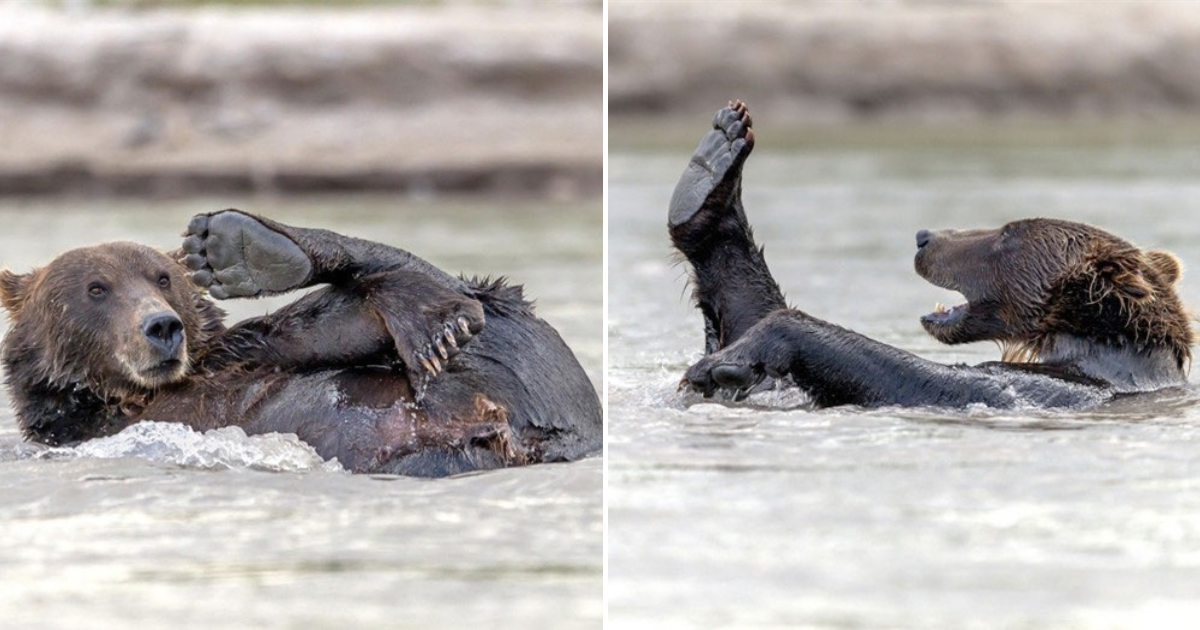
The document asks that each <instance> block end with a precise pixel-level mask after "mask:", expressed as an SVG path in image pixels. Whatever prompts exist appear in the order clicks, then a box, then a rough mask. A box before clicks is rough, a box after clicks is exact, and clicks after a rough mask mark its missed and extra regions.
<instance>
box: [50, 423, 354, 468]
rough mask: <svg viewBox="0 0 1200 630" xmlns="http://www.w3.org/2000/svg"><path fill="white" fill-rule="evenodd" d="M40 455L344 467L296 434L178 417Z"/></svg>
mask: <svg viewBox="0 0 1200 630" xmlns="http://www.w3.org/2000/svg"><path fill="white" fill-rule="evenodd" d="M37 457H41V458H59V457H96V458H106V459H111V458H120V457H137V458H141V459H146V460H149V461H153V462H159V463H164V464H174V465H177V466H185V467H188V468H201V469H222V468H250V469H253V470H265V471H271V472H297V471H306V470H324V471H329V472H337V471H342V470H343V468H342V467H341V465H340V464H339V463H338V462H337V460H336V459H335V460H331V461H325V460H324V459H322V458H321V456H320V455H318V454H317V452H316V451H315V450H313V448H312V447H311V446H309V445H308V444H305V443H304V442H302V441H300V439H299V438H298V437H296V436H295V435H292V434H283V433H267V434H264V435H253V436H250V435H246V432H245V431H243V430H242V429H241V428H240V427H225V428H222V429H213V430H210V431H205V432H203V433H201V432H198V431H196V430H195V429H192V428H191V427H188V426H186V425H183V424H178V423H172V422H139V423H137V424H135V425H133V426H130V427H128V428H127V429H125V430H124V431H121V432H120V433H118V434H116V435H113V436H109V437H103V438H97V439H94V440H89V441H87V442H84V443H82V444H79V445H78V446H73V447H60V448H50V449H46V450H44V451H41V452H39V453H38V454H37Z"/></svg>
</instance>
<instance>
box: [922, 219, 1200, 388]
mask: <svg viewBox="0 0 1200 630" xmlns="http://www.w3.org/2000/svg"><path fill="white" fill-rule="evenodd" d="M917 246H918V251H917V256H916V269H917V273H919V274H920V275H921V276H922V277H924V278H925V279H926V280H928V281H930V282H931V283H933V284H935V285H937V286H939V287H942V288H946V289H950V290H953V291H958V292H960V293H962V294H963V295H964V296H965V297H966V298H967V302H966V303H965V304H961V305H959V306H955V307H952V308H950V309H945V308H944V307H941V306H940V305H939V307H938V309H937V311H935V312H933V313H930V314H928V315H925V316H924V317H922V318H921V323H922V325H923V326H924V327H925V330H926V331H928V332H929V334H931V335H933V336H934V337H935V338H937V339H938V340H939V341H942V342H944V343H949V344H957V343H967V342H972V341H984V340H991V341H996V342H999V343H1000V344H1001V346H1002V348H1003V349H1004V360H1006V361H1032V360H1039V359H1040V360H1043V361H1046V362H1050V361H1056V362H1078V361H1080V360H1082V358H1081V355H1083V354H1087V355H1089V356H1090V357H1091V359H1093V360H1094V361H1093V362H1099V359H1098V358H1097V357H1099V356H1100V355H1102V354H1104V353H1105V352H1106V351H1118V352H1120V353H1123V355H1122V356H1126V357H1127V358H1123V359H1121V361H1118V363H1124V364H1125V365H1120V366H1118V365H1116V364H1114V365H1113V367H1112V369H1113V370H1119V369H1126V368H1129V367H1130V366H1129V365H1128V363H1129V361H1130V360H1136V358H1137V357H1139V356H1141V357H1145V358H1148V359H1153V358H1154V357H1155V356H1157V357H1160V358H1169V360H1170V363H1172V364H1173V365H1174V367H1175V369H1177V370H1181V371H1182V370H1186V366H1187V364H1188V363H1189V362H1190V359H1191V345H1192V342H1193V334H1194V333H1193V331H1192V327H1191V322H1190V317H1189V315H1188V313H1187V311H1186V309H1184V307H1183V305H1182V303H1181V302H1180V300H1179V297H1178V295H1177V294H1176V292H1175V282H1176V281H1177V280H1179V277H1180V275H1181V274H1182V265H1181V264H1180V262H1179V260H1178V259H1177V258H1176V257H1175V256H1174V255H1172V254H1170V253H1168V252H1162V251H1142V250H1140V249H1138V248H1137V247H1134V246H1133V245H1131V244H1130V243H1128V242H1127V241H1125V240H1122V239H1121V238H1119V237H1117V236H1114V235H1112V234H1109V233H1108V232H1105V231H1103V230H1100V229H1098V228H1095V227H1092V226H1089V225H1085V224H1082V223H1074V222H1070V221H1060V220H1054V219H1025V220H1021V221H1014V222H1012V223H1009V224H1007V225H1005V226H1003V227H1001V228H997V229H984V230H942V231H937V232H930V231H926V230H922V231H921V232H919V233H918V234H917ZM1112 356H1114V355H1112V354H1111V352H1110V353H1109V357H1108V358H1110V359H1111V358H1112ZM1135 368H1136V366H1135ZM1096 376H1100V377H1107V375H1105V374H1099V375H1096Z"/></svg>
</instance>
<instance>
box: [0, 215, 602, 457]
mask: <svg viewBox="0 0 1200 630" xmlns="http://www.w3.org/2000/svg"><path fill="white" fill-rule="evenodd" d="M177 255H178V257H179V258H180V261H178V262H177V261H176V260H175V259H173V258H172V257H169V256H167V255H165V254H163V253H160V252H158V251H155V250H153V249H151V248H149V247H145V246H142V245H137V244H134V243H106V244H102V245H96V246H93V247H85V248H81V249H76V250H72V251H69V252H66V253H64V254H62V255H61V256H59V257H58V258H56V259H55V260H53V261H52V262H51V263H50V264H48V265H46V266H45V267H42V268H39V269H35V270H33V271H31V272H29V273H26V274H15V273H13V272H10V271H7V270H6V271H2V272H0V303H2V304H3V306H4V308H5V309H6V310H7V311H8V313H9V317H10V320H11V327H10V329H9V331H8V333H7V335H6V336H5V338H4V343H3V364H4V369H5V374H6V383H7V385H8V388H9V392H10V394H11V397H12V400H13V402H14V405H15V406H16V412H17V419H18V422H19V423H20V426H21V430H22V432H23V433H24V435H25V437H26V438H27V439H30V440H34V441H38V442H41V443H44V444H50V445H62V444H71V443H75V442H79V441H81V440H87V439H90V438H94V437H100V436H106V435H112V434H114V433H116V432H118V431H120V430H121V429H122V428H124V427H126V426H128V425H130V424H132V423H134V422H137V421H140V420H157V421H162V422H181V423H184V424H187V425H190V426H192V427H194V428H196V429H200V430H204V429H210V428H217V427H222V426H230V425H236V426H240V427H242V428H244V429H245V430H246V432H247V433H250V434H256V433H266V432H286V433H295V434H297V435H298V436H299V437H300V439H302V440H304V441H305V442H307V443H309V444H310V445H312V446H313V447H314V448H315V449H316V450H317V452H318V453H319V454H320V455H321V456H322V457H325V458H334V457H336V458H337V459H338V460H339V461H340V462H341V464H342V465H343V466H345V467H346V468H347V469H348V470H352V471H354V472H385V473H396V474H406V475H418V476H442V475H448V474H454V473H459V472H464V471H468V470H476V469H485V468H497V467H504V466H513V465H521V464H527V463H534V462H546V461H565V460H573V459H577V458H579V457H582V456H583V455H586V454H588V453H591V452H594V451H596V450H598V449H599V448H600V439H601V411H600V404H599V400H598V398H597V396H596V392H595V390H594V389H593V388H592V386H591V383H590V382H589V380H588V378H587V376H586V374H585V373H584V371H583V369H582V367H580V365H579V363H578V361H577V360H576V359H575V357H574V355H573V354H572V353H571V351H570V349H568V348H567V346H566V345H565V344H564V343H563V341H562V339H561V338H560V337H559V335H558V333H557V332H555V331H554V329H553V328H551V327H550V326H549V325H548V324H547V323H546V322H544V321H543V320H541V319H539V318H537V317H536V316H535V315H534V314H533V309H532V306H531V305H530V304H529V303H528V302H527V301H525V299H524V298H523V297H522V293H521V288H520V287H515V286H508V285H506V284H504V282H503V281H495V282H490V281H480V280H466V279H461V278H456V277H453V276H450V275H449V274H446V273H445V272H443V271H441V270H439V269H437V268H436V267H434V266H432V265H430V264H429V263H427V262H425V261H424V260H421V259H420V258H417V257H416V256H413V255H412V254H410V253H408V252H405V251H402V250H399V249H395V248H392V247H388V246H385V245H381V244H378V243H372V242H369V241H363V240H359V239H354V238H349V237H345V236H342V235H339V234H335V233H333V232H328V231H324V230H313V229H303V228H295V227H290V226H285V225H281V224H279V223H276V222H273V221H270V220H267V219H263V218H258V217H252V216H250V215H247V214H243V213H240V212H237V211H232V210H230V211H224V212H218V213H214V214H211V215H201V216H198V217H196V218H195V219H193V220H192V222H191V224H190V225H189V226H188V236H187V238H186V239H185V241H184V243H183V248H182V250H180V251H179V252H177ZM180 262H182V263H183V264H180ZM189 270H190V271H191V275H190V277H189ZM317 284H327V285H328V286H326V287H324V288H321V289H318V290H316V291H313V292H311V293H309V294H308V295H306V296H304V297H302V298H300V299H299V300H297V301H295V302H293V303H292V304H289V305H287V306H285V307H283V308H281V309H279V310H277V311H275V312H273V313H271V314H268V315H266V316H263V317H257V318H253V319H248V320H246V321H243V322H240V323H238V324H237V325H235V326H232V327H230V328H226V327H225V326H224V324H223V321H222V320H223V317H224V313H223V312H222V311H221V309H219V308H218V307H217V306H216V305H214V304H213V303H212V302H211V301H209V300H208V299H207V298H206V297H205V296H204V295H203V294H202V293H201V292H200V291H199V290H198V289H197V285H199V286H200V287H204V288H206V289H207V291H208V293H209V294H210V295H212V296H213V297H217V298H222V299H224V298H236V297H258V296H263V295H272V294H280V293H285V292H289V291H294V290H297V289H301V288H305V287H309V286H313V285H317Z"/></svg>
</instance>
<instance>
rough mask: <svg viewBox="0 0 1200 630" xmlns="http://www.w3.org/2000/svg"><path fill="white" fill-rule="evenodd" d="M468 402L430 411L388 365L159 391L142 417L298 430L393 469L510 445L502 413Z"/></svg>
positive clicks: (358, 466)
mask: <svg viewBox="0 0 1200 630" xmlns="http://www.w3.org/2000/svg"><path fill="white" fill-rule="evenodd" d="M463 402H464V403H466V404H463V405H460V406H461V407H462V408H461V409H450V410H441V409H439V412H438V413H437V415H436V417H434V416H431V415H430V414H428V413H426V412H425V411H424V410H422V409H421V408H420V407H418V405H417V404H416V403H415V402H414V396H413V391H412V388H411V386H410V385H409V382H408V379H407V378H406V377H405V376H404V375H403V374H400V373H397V372H394V371H391V370H388V369H385V368H349V369H336V370H322V371H315V372H307V373H288V372H265V373H259V372H254V373H249V374H238V375H219V376H217V377H215V378H209V379H204V380H197V381H194V382H193V383H191V384H190V385H188V386H186V387H182V388H179V389H177V390H173V391H163V392H160V394H159V396H158V397H157V398H156V399H155V400H154V402H153V403H152V404H151V406H150V407H148V408H147V409H146V412H145V413H144V414H143V415H142V416H141V418H140V419H144V420H159V421H164V422H182V423H184V424H188V425H190V426H193V427H195V428H197V429H201V430H204V429H209V428H215V427H219V426H240V427H242V428H243V429H244V430H245V431H246V433H248V434H250V435H255V434H262V433H272V432H276V433H294V434H296V435H297V436H298V437H299V438H300V439H301V440H303V441H304V442H305V443H307V444H309V445H310V446H312V447H313V448H314V449H315V450H316V451H317V453H318V454H319V455H320V456H321V457H323V458H325V459H334V458H336V459H337V460H338V462H339V463H340V464H341V465H342V466H343V467H344V468H346V469H347V470H349V471H351V472H356V473H362V472H387V471H391V470H392V469H393V468H394V467H395V462H396V461H398V460H403V459H405V458H411V457H412V456H417V455H421V454H423V453H427V452H428V453H438V454H442V455H445V454H451V453H453V454H458V453H462V452H466V451H474V450H477V449H478V448H479V447H480V445H484V446H485V447H486V446H487V445H490V444H492V443H496V444H501V445H503V446H504V447H505V448H507V447H508V446H509V445H508V443H507V442H508V440H507V439H504V438H505V437H506V436H507V433H508V425H507V422H506V420H505V418H504V416H503V414H499V415H497V414H495V413H487V411H488V410H486V409H480V408H479V407H478V405H477V404H475V403H474V402H473V401H463ZM497 436H502V437H501V438H500V439H497ZM501 459H503V458H501ZM481 463H482V462H481ZM487 467H491V466H487ZM405 472H406V474H421V471H407V470H406V471H405ZM429 474H436V473H435V472H432V471H431V472H430V473H429Z"/></svg>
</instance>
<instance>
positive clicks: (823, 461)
mask: <svg viewBox="0 0 1200 630" xmlns="http://www.w3.org/2000/svg"><path fill="white" fill-rule="evenodd" d="M756 124H757V127H758V129H759V148H758V152H757V153H756V154H755V155H754V156H752V157H751V158H750V162H749V164H748V167H747V168H748V173H747V176H746V179H745V186H746V193H745V202H746V208H747V213H748V214H749V216H750V219H751V221H752V223H753V224H754V226H755V228H756V235H757V236H758V239H759V241H760V243H763V244H765V246H766V253H767V261H768V263H769V264H770V265H771V268H772V270H773V271H774V273H775V275H776V277H777V278H778V279H779V281H780V284H781V286H782V287H783V289H784V291H785V293H786V295H787V298H788V300H789V302H790V303H792V304H794V305H796V306H798V307H800V308H803V309H805V310H807V311H809V312H810V313H812V314H814V315H816V316H818V317H822V318H825V319H828V320H831V321H834V322H837V323H840V324H843V325H846V326H848V327H850V328H853V329H856V330H858V331H860V332H862V333H865V334H867V335H869V336H872V337H875V338H877V339H880V340H882V341H885V342H887V343H891V344H894V345H897V346H900V347H903V348H906V349H910V350H912V351H915V352H917V353H919V354H922V355H924V356H927V357H930V358H933V359H936V360H939V361H945V362H959V361H961V362H968V363H977V362H981V361H987V360H995V359H997V358H998V354H999V353H998V350H997V349H996V348H995V347H994V346H991V345H987V344H977V345H972V346H960V347H946V346H940V345H938V344H937V343H936V342H935V341H933V340H932V339H931V338H929V337H927V336H926V335H925V333H924V332H923V331H922V330H921V328H920V326H919V324H918V321H917V319H918V317H919V316H920V315H921V314H923V313H926V312H929V311H931V310H932V309H933V305H934V303H935V302H937V301H942V302H945V303H948V304H953V303H956V302H961V301H962V299H961V297H960V296H957V295H956V294H953V293H950V292H947V291H943V290H941V289H938V288H935V287H933V286H931V285H928V284H927V283H925V281H923V280H922V279H921V278H920V277H918V276H917V275H916V274H915V273H914V272H913V270H912V256H913V254H914V253H915V244H914V237H913V235H914V233H915V232H916V231H917V230H918V229H920V228H940V227H986V226H996V225H999V224H1001V223H1003V222H1004V221H1007V220H1010V219H1015V218H1022V217H1028V216H1054V217H1061V218H1069V219H1075V220H1082V221H1087V222H1091V223H1095V224H1098V225H1101V226H1104V227H1106V228H1108V229H1110V230H1111V231H1114V232H1116V233H1118V234H1121V235H1123V236H1125V237H1127V238H1129V239H1130V240H1132V241H1134V242H1136V243H1138V244H1140V245H1143V246H1148V247H1155V248H1163V249H1169V250H1172V251H1174V252H1176V253H1177V254H1179V255H1180V257H1181V258H1182V259H1183V260H1184V261H1185V263H1191V264H1192V265H1193V268H1195V266H1196V265H1200V149H1196V148H1195V145H1194V144H1188V143H1183V142H1178V143H1172V142H1170V141H1167V142H1158V143H1150V142H1142V141H1139V140H1138V138H1137V137H1136V136H1135V137H1131V138H1123V139H1122V138H1117V139H1113V138H1109V139H1108V140H1105V141H1099V142H1095V141H1080V142H1075V143H1072V142H1065V143H1063V144H1062V145H1061V146H1059V145H1047V144H1046V143H1033V144H1030V145H1029V146H1025V145H1023V144H1021V143H1019V142H1018V143H1013V142H1006V143H1001V146H972V145H970V144H962V143H946V144H943V145H938V144H933V145H928V144H923V143H922V142H921V141H920V135H919V134H908V138H909V140H908V141H906V142H903V143H895V142H886V143H883V142H881V143H879V144H878V145H873V144H872V142H871V139H870V138H865V140H864V139H863V138H859V140H860V142H857V143H856V144H855V145H854V146H822V147H806V146H803V145H800V146H795V147H786V146H779V145H772V144H771V138H772V136H771V135H770V133H771V132H770V121H766V120H759V119H756ZM702 129H703V125H702V124H701V126H700V129H697V135H698V134H699V132H700V131H702ZM690 148H691V147H690V146H689V147H686V148H685V147H679V148H676V149H672V150H671V151H664V150H645V151H640V152H624V153H622V152H617V153H615V154H614V155H613V156H612V157H611V160H610V167H611V173H612V184H611V189H610V200H611V201H610V204H611V209H610V253H609V256H610V274H611V275H610V291H611V298H610V305H611V306H610V320H609V330H608V332H609V338H610V363H611V368H610V373H609V388H610V397H609V412H610V425H609V431H610V441H609V456H610V464H609V509H610V513H609V540H610V560H609V572H610V580H609V587H608V588H609V590H608V594H609V602H610V613H609V614H610V617H609V620H610V625H611V627H614V628H635V627H637V628H643V627H644V628H659V627H695V628H712V627H744V628H761V627H818V628H914V629H915V628H922V629H923V628H1135V627H1137V628H1161V627H1188V625H1187V624H1188V623H1194V622H1195V620H1196V619H1200V595H1198V594H1200V463H1198V462H1200V392H1198V391H1197V389H1196V388H1195V387H1190V388H1187V389H1185V390H1177V391H1167V392H1161V393H1158V394H1154V395H1148V396H1144V397H1140V398H1136V399H1129V400H1124V401H1121V402H1118V403H1113V404H1110V405H1108V406H1106V407H1103V408H1100V409H1097V410H1094V411H1089V412H1086V413H1078V412H1076V413H1071V412H1038V411H1025V412H1021V411H1015V412H1014V411H1006V412H997V411H990V410H987V409H973V410H970V411H965V412H959V411H944V410H936V409H880V410H872V411H864V410H861V409H856V408H836V409H829V410H822V411H813V410H810V409H807V408H805V407H804V399H803V397H802V396H800V395H798V394H796V393H795V392H794V391H792V392H767V393H764V394H757V395H755V396H753V397H752V398H751V399H750V401H748V403H745V404H742V405H738V406H727V405H724V404H720V403H715V402H712V401H705V400H704V399H702V398H699V397H698V396H696V395H692V394H688V395H685V394H680V393H678V392H677V391H676V385H677V383H678V382H679V378H680V376H681V375H682V373H683V371H684V370H685V369H686V367H687V366H688V365H689V364H690V363H691V362H692V361H695V360H696V359H698V358H699V357H700V354H701V350H702V348H703V336H702V332H703V331H702V326H701V319H700V315H699V313H698V312H696V311H694V310H693V309H692V308H691V307H690V306H689V303H688V296H687V290H686V289H685V272H684V268H683V267H682V266H676V265H673V264H672V258H671V250H670V249H669V243H668V240H667V236H666V228H665V224H666V205H667V201H668V199H669V197H670V193H671V188H672V187H673V185H674V182H675V179H676V178H677V177H678V175H679V173H680V172H681V171H682V169H683V167H684V165H685V164H686V162H687V157H688V153H689V151H690ZM1180 291H1181V293H1182V296H1183V298H1184V300H1185V302H1187V303H1189V304H1191V305H1193V306H1197V305H1200V276H1197V275H1195V274H1194V273H1193V274H1191V275H1188V274H1185V276H1184V278H1183V280H1182V281H1181V285H1180ZM1193 380H1195V379H1193ZM1189 620H1190V621H1189Z"/></svg>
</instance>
